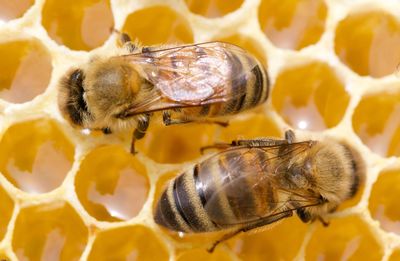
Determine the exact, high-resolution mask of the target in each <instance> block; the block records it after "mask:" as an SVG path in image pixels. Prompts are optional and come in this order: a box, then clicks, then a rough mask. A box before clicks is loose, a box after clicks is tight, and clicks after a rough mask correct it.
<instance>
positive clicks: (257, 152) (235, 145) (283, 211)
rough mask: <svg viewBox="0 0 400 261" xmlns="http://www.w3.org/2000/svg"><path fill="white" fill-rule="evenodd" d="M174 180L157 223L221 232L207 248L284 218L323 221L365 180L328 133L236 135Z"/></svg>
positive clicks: (349, 153)
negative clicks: (316, 137) (303, 137)
mask: <svg viewBox="0 0 400 261" xmlns="http://www.w3.org/2000/svg"><path fill="white" fill-rule="evenodd" d="M211 147H215V148H218V149H221V150H220V151H219V152H218V153H217V154H215V155H213V156H211V157H210V158H208V159H206V160H205V161H202V162H200V163H198V164H196V165H194V166H193V167H192V168H190V169H189V170H188V171H186V172H184V173H183V174H181V175H179V176H178V177H176V178H175V179H174V180H172V181H171V182H170V183H169V184H168V186H167V187H166V189H165V190H164V192H163V194H162V195H161V197H160V199H159V201H158V203H157V207H156V209H155V214H154V220H155V222H156V223H157V224H159V225H161V226H163V227H166V228H168V229H170V230H173V231H179V232H184V233H202V232H213V231H219V230H226V231H227V233H226V234H225V235H224V236H223V237H222V238H221V239H220V240H218V241H216V242H215V243H214V244H213V245H212V247H211V248H210V249H209V251H210V252H212V251H213V250H214V248H215V247H216V246H217V245H218V244H219V243H220V242H223V241H224V240H226V239H229V238H231V237H233V236H235V235H236V234H238V233H240V232H246V231H249V230H252V229H255V228H259V227H262V226H265V225H268V224H271V223H273V222H277V221H279V220H281V219H284V218H287V217H290V216H292V215H293V212H295V213H296V214H297V216H298V217H299V218H300V219H301V221H303V222H304V223H307V222H314V221H315V220H319V221H321V222H322V223H323V224H324V225H328V222H327V221H325V217H326V216H327V214H329V213H332V212H334V211H335V210H336V209H337V207H338V206H339V205H340V204H341V203H342V202H343V201H345V200H347V199H350V198H352V197H354V196H355V194H356V192H357V191H358V190H359V187H360V185H361V184H362V183H363V180H364V176H365V167H364V162H363V159H362V158H361V156H360V154H359V153H358V152H357V151H356V150H355V149H354V148H352V147H351V146H350V145H348V144H347V143H345V142H343V141H338V140H335V139H332V138H325V139H322V140H319V141H317V140H305V141H297V140H296V136H295V134H294V132H293V131H291V130H288V131H287V132H286V133H285V139H281V140H280V139H254V140H237V141H233V142H232V143H230V144H229V143H228V144H217V145H216V146H211Z"/></svg>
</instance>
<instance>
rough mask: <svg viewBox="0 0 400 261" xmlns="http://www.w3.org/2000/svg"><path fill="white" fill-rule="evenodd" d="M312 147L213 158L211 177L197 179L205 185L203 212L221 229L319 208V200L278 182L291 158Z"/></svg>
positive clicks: (240, 150)
mask: <svg viewBox="0 0 400 261" xmlns="http://www.w3.org/2000/svg"><path fill="white" fill-rule="evenodd" d="M309 146H310V143H309V142H299V143H292V144H284V145H276V146H269V147H263V148H244V147H239V148H233V149H230V150H228V151H224V152H221V153H219V154H217V155H215V156H213V157H212V158H210V159H209V160H210V161H209V162H207V163H206V166H207V167H209V168H214V169H210V170H211V171H210V172H211V173H212V177H206V175H203V176H201V172H200V174H198V176H199V177H197V178H198V179H200V181H201V182H202V184H203V188H202V189H203V191H205V193H204V194H203V202H205V204H204V208H205V209H206V211H207V213H208V215H209V216H210V218H211V220H212V221H213V222H215V223H216V224H219V225H237V224H243V223H248V222H254V221H257V220H259V219H260V218H263V217H267V216H272V215H277V214H279V213H282V212H285V211H288V210H291V209H293V210H295V209H297V208H302V207H307V206H310V205H316V204H317V203H318V202H319V201H318V200H319V199H318V198H316V197H315V196H312V195H309V193H307V191H297V190H296V191H291V190H288V189H284V188H282V186H279V180H278V179H279V178H280V177H281V176H280V175H278V174H281V173H282V172H284V171H285V169H286V166H287V163H288V161H289V160H290V159H291V156H292V155H295V154H300V153H304V152H305V151H306V150H307V149H309ZM216 168H217V169H216ZM279 176H280V177H279ZM212 186H214V187H212ZM278 194H279V196H278ZM294 206H295V207H294ZM227 217H230V218H227Z"/></svg>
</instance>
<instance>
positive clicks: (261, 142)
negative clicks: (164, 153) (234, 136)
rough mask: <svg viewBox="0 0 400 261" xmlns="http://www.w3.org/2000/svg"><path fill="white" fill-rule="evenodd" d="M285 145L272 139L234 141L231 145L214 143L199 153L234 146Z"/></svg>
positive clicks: (281, 141) (283, 142)
mask: <svg viewBox="0 0 400 261" xmlns="http://www.w3.org/2000/svg"><path fill="white" fill-rule="evenodd" d="M287 143H288V142H287V141H286V140H274V139H253V140H234V141H232V142H231V143H215V144H213V145H209V146H204V147H201V148H200V153H201V154H203V153H204V151H205V150H209V149H218V150H224V149H227V148H230V147H236V146H243V147H249V148H258V147H268V146H275V145H281V144H287Z"/></svg>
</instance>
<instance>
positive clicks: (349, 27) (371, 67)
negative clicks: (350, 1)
mask: <svg viewBox="0 0 400 261" xmlns="http://www.w3.org/2000/svg"><path fill="white" fill-rule="evenodd" d="M399 45H400V22H399V21H398V20H397V19H396V18H395V17H394V16H392V15H390V14H388V13H386V12H383V11H380V10H379V11H378V10H374V11H368V12H361V13H359V12H357V13H352V14H350V15H348V16H347V17H346V18H345V19H343V20H342V21H341V22H340V23H339V24H338V26H337V28H336V36H335V52H336V54H337V56H339V58H340V60H341V61H342V62H343V63H345V64H346V65H347V66H349V67H350V68H351V69H352V70H353V71H354V72H356V73H358V74H359V75H362V76H366V75H369V76H372V77H382V76H385V75H388V74H392V73H393V72H395V70H396V67H397V65H398V64H399V61H400V50H399V48H398V46H399Z"/></svg>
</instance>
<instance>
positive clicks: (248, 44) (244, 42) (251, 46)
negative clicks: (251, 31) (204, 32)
mask: <svg viewBox="0 0 400 261" xmlns="http://www.w3.org/2000/svg"><path fill="white" fill-rule="evenodd" d="M215 41H221V42H228V43H232V44H236V45H237V46H240V47H242V48H243V49H245V50H247V51H248V52H250V53H251V54H253V55H254V56H255V57H257V59H258V60H259V61H260V62H261V63H263V64H264V66H267V58H266V55H265V53H263V52H262V51H261V48H260V46H259V45H257V43H256V42H255V41H254V40H252V39H250V38H248V37H246V36H243V35H239V34H235V35H231V36H228V37H223V38H217V39H215Z"/></svg>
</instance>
